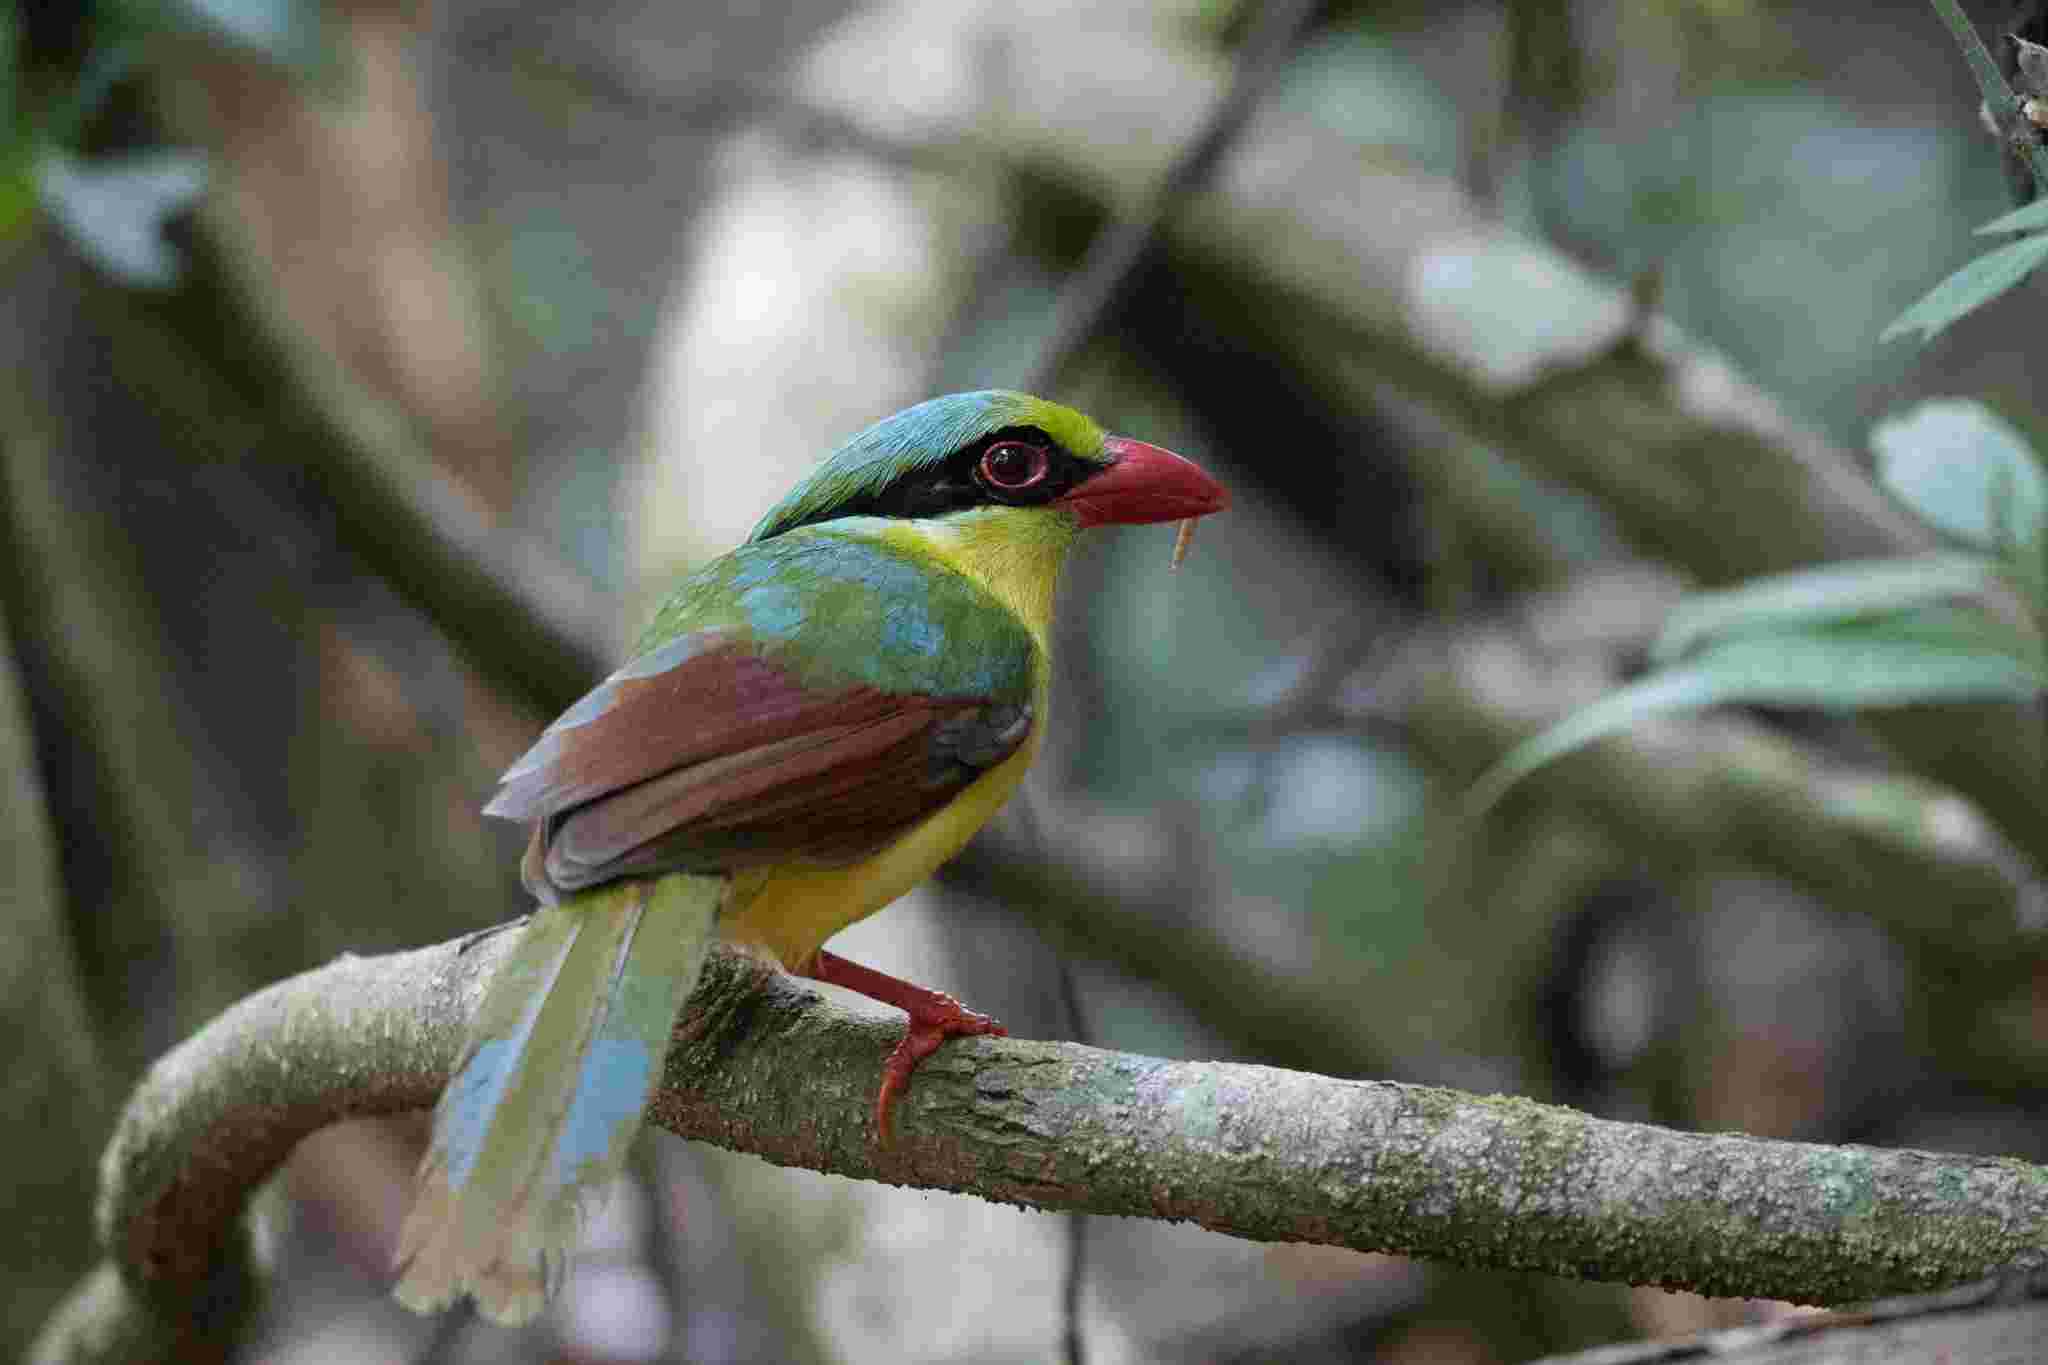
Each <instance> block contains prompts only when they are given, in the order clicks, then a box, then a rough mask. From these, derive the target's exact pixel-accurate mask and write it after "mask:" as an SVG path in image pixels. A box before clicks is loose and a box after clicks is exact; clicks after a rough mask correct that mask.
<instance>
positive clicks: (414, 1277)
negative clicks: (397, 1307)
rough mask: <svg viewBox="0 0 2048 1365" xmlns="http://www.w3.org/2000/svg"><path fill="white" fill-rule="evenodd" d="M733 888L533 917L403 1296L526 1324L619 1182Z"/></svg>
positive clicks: (478, 1021)
mask: <svg viewBox="0 0 2048 1365" xmlns="http://www.w3.org/2000/svg"><path fill="white" fill-rule="evenodd" d="M724 890H725V884H724V880H723V879H722V878H714V877H692V876H684V875H676V876H670V877H665V878H663V879H662V880H661V881H659V882H653V883H646V882H638V883H624V884H614V885H611V886H606V887H603V888H601V889H598V890H595V891H591V892H587V893H585V894H583V895H581V896H577V897H575V898H573V899H571V900H569V901H567V902H565V903H563V904H561V905H557V906H550V907H548V908H546V909H543V910H541V911H539V912H537V913H536V914H535V915H534V916H533V918H532V919H531V920H529V921H528V922H527V924H526V927H525V928H524V929H523V930H521V931H520V932H521V933H522V935H523V937H522V939H521V941H520V943H519V945H518V946H517V947H515V948H514V949H513V950H512V955H511V956H510V957H509V958H507V959H506V961H505V964H504V965H503V966H502V967H500V968H499V969H498V972H497V975H495V976H494V977H493V978H492V979H491V982H490V985H489V986H488V987H487V988H486V990H485V992H484V1000H483V1005H482V1007H481V1008H480V1009H479V1010H478V1011H477V1015H476V1018H475V1020H474V1021H472V1023H471V1025H470V1035H469V1041H468V1043H467V1045H466V1046H465V1047H464V1049H463V1060H462V1064H461V1065H460V1066H459V1067H458V1068H457V1069H456V1072H455V1075H454V1078H453V1079H451V1080H450V1081H449V1083H448V1088H447V1089H446V1090H445V1091H444V1092H442V1095H441V1102H440V1104H439V1105H438V1106H436V1108H435V1110H434V1137H433V1144H432V1146H430V1147H429V1148H428V1150H427V1155H426V1159H425V1160H424V1161H422V1162H421V1163H420V1173H419V1180H418V1182H417V1193H416V1195H415V1198H414V1203H413V1208H412V1212H411V1213H410V1214H409V1215H408V1216H407V1218H406V1220H405V1228H404V1230H403V1232H401V1233H400V1235H399V1251H398V1265H399V1269H400V1271H401V1272H402V1278H401V1279H400V1280H399V1283H398V1287H397V1290H396V1291H395V1292H396V1293H397V1295H398V1298H399V1301H400V1302H401V1303H403V1304H405V1305H406V1306H407V1307H408V1308H411V1309H414V1310H415V1311H418V1312H431V1311H433V1310H435V1309H438V1308H442V1307H445V1306H447V1305H448V1304H450V1303H452V1302H454V1300H455V1299H456V1298H457V1297H459V1296H460V1295H462V1294H464V1293H467V1294H470V1295H473V1296H474V1297H475V1299H476V1301H477V1307H478V1309H479V1311H481V1312H482V1313H483V1314H484V1316H486V1317H488V1318H491V1319H492V1320H494V1321H497V1322H504V1323H512V1324H517V1323H522V1322H526V1321H528V1320H529V1319H531V1318H532V1317H533V1316H534V1315H535V1314H537V1313H538V1312H540V1310H541V1307H542V1305H543V1304H545V1303H546V1301H547V1298H548V1295H549V1294H551V1293H553V1291H554V1288H555V1285H556V1283H557V1281H558V1280H559V1279H560V1276H561V1272H562V1267H563V1262H564V1259H565V1257H566V1256H567V1254H568V1252H569V1250H570V1249H571V1247H572V1245H573V1243H574V1241H575V1238H576V1234H577V1231H578V1225H579V1214H580V1212H581V1207H582V1205H583V1204H584V1203H585V1202H586V1200H587V1199H588V1197H589V1196H591V1195H592V1194H595V1193H597V1192H599V1191H601V1190H602V1189H603V1188H604V1187H605V1186H606V1184H607V1183H608V1182H609V1181H610V1180H611V1179H612V1178H613V1177H614V1176H616V1175H617V1174H618V1172H619V1169H620V1167H621V1166H622V1165H623V1164H624V1162H625V1159H626V1153H627V1149H628V1148H629V1147H630V1146H631V1143H632V1138H633V1135H634V1134H635V1133H636V1132H638V1131H639V1128H640V1120H641V1114H642V1111H643V1110H644V1109H645V1108H646V1106H647V1097H648V1094H649V1093H650V1092H651V1091H652V1089H653V1087H654V1084H655V1082H656V1081H657V1080H658V1079H660V1076H661V1064H662V1059H663V1058H664V1057H665V1056H666V1055H667V1052H668V1040H669V1034H670V1031H671V1029H672V1027H673V1025H674V1022H675V1016H676V1014H677V1012H678V1011H679V1010H680V1009H681V1008H682V1005H683V1002H684V1001H685V1000H687V999H688V998H689V995H690V992H691V990H692V989H694V988H695V986H696V984H697V976H698V973H699V972H700V970H701V969H702V967H703V964H704V952H705V949H706V947H707V946H708V944H709V943H710V940H711V932H712V927H713V924H714V921H715V920H716V918H717V912H718V905H719V901H720V899H721V897H722V896H723V893H724Z"/></svg>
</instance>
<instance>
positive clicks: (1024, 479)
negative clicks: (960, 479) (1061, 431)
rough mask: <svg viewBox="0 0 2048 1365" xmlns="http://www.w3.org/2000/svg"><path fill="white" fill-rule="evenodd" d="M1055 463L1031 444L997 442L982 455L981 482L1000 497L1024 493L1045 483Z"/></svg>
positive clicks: (1037, 446) (1042, 447)
mask: <svg viewBox="0 0 2048 1365" xmlns="http://www.w3.org/2000/svg"><path fill="white" fill-rule="evenodd" d="M1051 463H1052V462H1051V459H1050V457H1048V456H1047V454H1046V450H1045V447H1044V446H1041V445H1033V444H1032V443H1031V442H1029V441H997V442H996V443H995V444H994V445H992V446H990V447H989V448H988V449H987V450H984V451H983V452H982V453H981V471H980V472H981V481H982V482H983V483H984V484H986V485H987V486H988V489H989V491H990V492H992V493H995V494H998V495H1013V494H1017V493H1023V492H1026V491H1028V490H1029V489H1031V488H1032V487H1033V486H1034V485H1037V484H1039V483H1042V482H1044V480H1045V475H1046V471H1047V470H1048V469H1049V468H1051Z"/></svg>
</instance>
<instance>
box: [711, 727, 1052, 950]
mask: <svg viewBox="0 0 2048 1365" xmlns="http://www.w3.org/2000/svg"><path fill="white" fill-rule="evenodd" d="M1045 701H1046V697H1045V689H1044V688H1043V687H1041V688H1040V689H1039V694H1038V697H1037V702H1036V705H1035V706H1034V707H1033V708H1032V724H1031V734H1030V736H1029V737H1028V738H1026V739H1025V741H1024V745H1023V747H1022V748H1020V749H1018V750H1017V752H1016V753H1014V754H1011V755H1010V756H1009V757H1008V758H1006V759H1004V760H1003V761H1002V762H1001V763H998V764H997V765H996V766H995V767H993V768H991V769H989V770H988V771H987V772H986V773H984V774H983V775H982V776H980V777H979V778H976V779H975V781H974V782H973V784H972V785H970V786H969V787H967V788H966V789H965V790H964V791H962V792H961V793H960V794H959V795H958V796H956V797H954V798H953V800H952V801H951V802H950V803H948V804H947V805H946V806H945V807H944V808H943V809H941V810H939V811H937V812H936V813H934V814H932V815H930V816H928V817H926V819H925V821H924V823H922V824H920V825H918V826H916V827H915V828H913V829H912V830H911V831H910V832H909V833H908V834H906V835H904V836H903V837H902V838H901V839H898V840H897V841H896V842H895V843H893V844H891V845H889V847H887V848H885V849H883V850H882V851H881V852H880V853H877V854H875V855H874V856H873V857H872V858H869V859H867V860H866V861H864V862H858V863H854V864H852V865H851V866H848V867H808V866H788V867H773V868H764V869H762V870H760V871H758V872H750V873H745V874H742V875H741V876H739V877H737V878H735V879H734V886H733V895H732V899H731V901H730V902H728V904H727V908H726V911H725V913H724V914H723V915H722V916H721V917H720V919H719V924H718V932H719V935H720V937H722V938H724V939H726V940H727V941H728V942H731V943H736V944H739V945H741V946H743V947H747V948H752V949H755V950H759V951H765V952H767V953H769V954H771V955H772V956H773V957H774V958H775V960H776V961H778V962H780V963H781V964H782V965H783V967H784V969H785V970H788V971H792V972H800V971H802V970H803V969H804V968H805V967H807V966H809V965H810V962H811V959H812V958H813V957H814V956H816V954H817V951H818V949H820V948H822V947H823V946H824V944H825V940H826V939H828V938H830V937H832V935H834V934H836V933H838V932H839V931H840V930H841V929H844V928H845V927H846V926H847V925H849V924H852V923H853V922H854V921H855V920H861V919H866V918H867V917H868V916H869V915H872V914H874V913H875V911H877V910H879V909H881V908H882V907H883V906H885V905H887V904H888V903H889V902H890V901H893V900H895V899H896V898H897V897H898V896H900V895H902V894H903V893H904V892H906V891H908V890H909V889H910V888H911V887H913V886H916V885H917V884H918V883H919V882H921V881H923V880H924V879H925V878H926V877H929V876H930V875H931V874H932V873H933V872H934V871H935V870H936V869H937V868H938V866H939V864H940V863H943V862H945V861H946V859H948V858H950V857H952V856H953V855H954V854H955V853H958V852H959V851H960V849H961V848H962V847H963V846H964V845H965V844H966V843H967V841H968V840H969V839H971V838H973V837H974V832H975V831H976V830H978V829H980V828H981V827H982V826H983V825H985V824H987V823H988V821H989V819H990V817H992V816H993V815H994V814H995V813H996V812H997V811H998V810H1001V809H1002V806H1003V803H1004V802H1005V801H1007V800H1009V799H1010V794H1011V793H1012V792H1014V791H1016V790H1017V784H1018V783H1019V782H1021V781H1023V780H1024V770H1025V769H1027V768H1029V767H1030V766H1031V760H1032V758H1033V757H1034V756H1035V755H1036V754H1037V753H1038V741H1039V737H1040V736H1041V735H1042V734H1044V732H1045V729H1044V727H1045V720H1046V711H1045Z"/></svg>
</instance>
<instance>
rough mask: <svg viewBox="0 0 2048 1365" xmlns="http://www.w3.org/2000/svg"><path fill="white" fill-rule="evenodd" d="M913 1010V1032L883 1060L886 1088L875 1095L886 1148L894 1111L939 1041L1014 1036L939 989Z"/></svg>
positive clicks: (892, 1131)
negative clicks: (919, 1067) (912, 1079)
mask: <svg viewBox="0 0 2048 1365" xmlns="http://www.w3.org/2000/svg"><path fill="white" fill-rule="evenodd" d="M909 1013H910V1028H909V1031H908V1032H906V1033H905V1034H904V1035H903V1041H902V1042H900V1043H898V1044H896V1048H895V1050H894V1051H893V1052H891V1053H890V1054H889V1059H888V1060H887V1061H886V1062H883V1063H882V1087H881V1089H880V1090H879V1091H877V1092H876V1094H875V1131H876V1132H878V1133H879V1134H881V1138H882V1145H883V1146H884V1147H886V1146H888V1145H890V1143H892V1142H893V1141H894V1140H895V1125H894V1124H893V1123H892V1122H891V1121H890V1114H891V1112H892V1110H893V1109H894V1108H895V1105H896V1101H897V1100H898V1099H899V1098H901V1097H902V1095H903V1092H904V1091H905V1090H907V1089H909V1087H910V1073H911V1072H913V1071H915V1070H917V1066H918V1063H919V1062H922V1061H923V1060H924V1059H925V1058H927V1057H929V1056H931V1055H932V1054H933V1053H934V1052H937V1051H938V1050H939V1044H941V1043H943V1042H945V1041H946V1040H947V1039H948V1038H958V1037H969V1036H975V1037H996V1038H1007V1037H1009V1036H1010V1031H1009V1030H1008V1029H1006V1028H1004V1027H1003V1026H1002V1025H1001V1024H999V1023H997V1022H996V1021H995V1020H993V1019H991V1018H989V1017H988V1016H987V1015H985V1014H976V1013H975V1012H974V1011H973V1010H971V1009H968V1008H967V1007H966V1006H965V1005H962V1004H961V1003H960V1002H959V1001H958V1000H955V999H954V998H953V997H952V996H950V995H940V994H938V993H937V992H933V993H932V999H931V1000H930V1002H929V1003H926V1002H919V1005H918V1007H917V1008H914V1009H912V1010H910V1011H909Z"/></svg>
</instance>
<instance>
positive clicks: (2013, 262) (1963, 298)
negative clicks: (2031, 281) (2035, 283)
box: [1878, 233, 2048, 341]
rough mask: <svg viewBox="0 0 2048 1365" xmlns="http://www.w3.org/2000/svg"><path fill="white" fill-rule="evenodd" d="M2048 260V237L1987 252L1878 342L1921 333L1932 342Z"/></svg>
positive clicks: (1899, 320)
mask: <svg viewBox="0 0 2048 1365" xmlns="http://www.w3.org/2000/svg"><path fill="white" fill-rule="evenodd" d="M2044 260H2048V233H2041V234H2039V235H2037V236H2033V237H2022V238H2020V239H2019V240H2018V241H2017V242H2011V243H2008V244H2007V245H2005V246H2002V247H2000V248H1998V249H1997V250H1996V251H1988V252H1986V253H1985V254H1983V255H1982V256H1979V257H1978V258H1977V259H1976V260H1974V261H1971V262H1970V263H1969V264H1968V265H1966V266H1964V267H1963V268H1962V269H1961V270H1958V271H1956V273H1955V274H1953V275H1951V276H1949V277H1948V278H1947V279H1945V280H1943V281H1942V282H1941V283H1940V284H1937V285H1935V286H1934V288H1933V289H1931V290H1929V291H1928V293H1927V296H1926V297H1925V298H1923V299H1921V300H1920V302H1918V303H1916V304H1914V305H1913V306H1912V307H1911V308H1908V309H1907V310H1906V311H1905V312H1903V313H1901V314H1899V316H1898V317H1897V318H1896V319H1895V320H1894V321H1893V322H1892V324H1891V325H1890V326H1889V327H1886V328H1885V329H1884V331H1882V332H1880V333H1879V334H1878V340H1880V341H1890V340H1891V339H1892V338H1893V337H1901V336H1905V335H1906V334H1907V333H1909V332H1915V331H1917V332H1919V333H1920V339H1921V340H1922V341H1931V340H1933V339H1934V338H1935V337H1936V336H1938V335H1939V334H1940V333H1941V330H1942V328H1944V327H1946V326H1948V325H1949V324H1950V323H1951V322H1954V321H1955V320H1956V319H1957V318H1959V317H1962V316H1963V315H1964V314H1965V313H1968V312H1970V311H1971V310H1973V309H1975V308H1978V307H1980V306H1982V305H1983V304H1985V303H1988V302H1990V301H1991V300H1992V299H1995V298H1997V297H1998V296H1999V295H2000V294H2003V293H2004V292H2005V291H2006V290H2008V289H2010V288H2012V287H2013V286H2014V285H2016V284H2018V283H2019V282H2020V281H2021V280H2023V279H2025V278H2026V277H2027V275H2028V273H2029V272H2031V271H2032V270H2033V269H2034V267H2035V266H2038V265H2040V264H2041V262H2042V261H2044Z"/></svg>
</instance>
